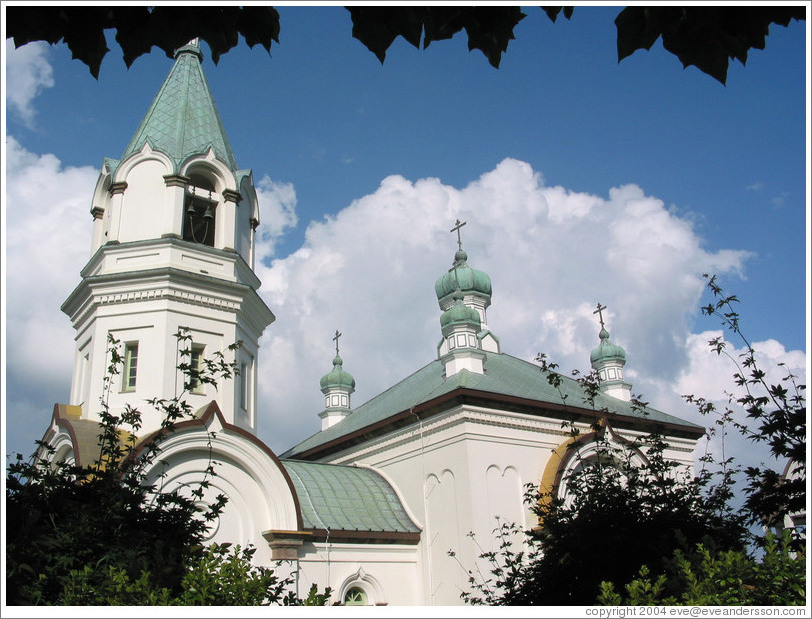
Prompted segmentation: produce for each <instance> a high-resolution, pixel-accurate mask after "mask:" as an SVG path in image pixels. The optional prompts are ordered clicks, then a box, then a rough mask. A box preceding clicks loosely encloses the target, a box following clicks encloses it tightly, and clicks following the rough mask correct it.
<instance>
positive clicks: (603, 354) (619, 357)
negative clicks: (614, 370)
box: [589, 328, 626, 366]
mask: <svg viewBox="0 0 812 619" xmlns="http://www.w3.org/2000/svg"><path fill="white" fill-rule="evenodd" d="M600 338H601V343H600V344H598V347H597V348H595V349H594V350H593V351H592V354H591V355H590V356H589V360H590V362H591V363H592V365H593V366H594V365H595V364H596V363H600V362H601V361H622V362H623V363H625V362H626V351H625V350H623V348H622V347H620V346H618V345H617V344H612V342H611V340H610V339H609V332H608V331H607V330H606V329H605V328H601V332H600Z"/></svg>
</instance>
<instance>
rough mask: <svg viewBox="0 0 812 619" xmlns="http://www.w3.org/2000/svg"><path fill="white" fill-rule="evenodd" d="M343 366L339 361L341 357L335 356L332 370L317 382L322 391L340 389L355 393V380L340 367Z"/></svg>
mask: <svg viewBox="0 0 812 619" xmlns="http://www.w3.org/2000/svg"><path fill="white" fill-rule="evenodd" d="M343 364H344V362H343V361H342V360H341V357H339V356H338V355H336V356H335V359H333V369H332V370H331V371H330V373H329V374H325V375H324V376H322V377H321V381H320V382H319V384H320V386H321V389H322V391H324V390H326V389H329V388H330V387H341V388H343V389H346V390H348V391H349V392H350V393H352V392H353V391H355V379H354V378H353V377H352V374H350V373H349V372H347V371H346V370H345V369H344V368H343V367H342V366H343Z"/></svg>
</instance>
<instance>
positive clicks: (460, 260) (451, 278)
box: [434, 249, 493, 301]
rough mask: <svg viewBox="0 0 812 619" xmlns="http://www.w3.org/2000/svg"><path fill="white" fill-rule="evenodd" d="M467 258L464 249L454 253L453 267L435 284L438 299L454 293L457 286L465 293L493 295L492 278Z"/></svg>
mask: <svg viewBox="0 0 812 619" xmlns="http://www.w3.org/2000/svg"><path fill="white" fill-rule="evenodd" d="M467 260H468V254H467V253H465V251H463V250H462V249H459V250H458V251H457V253H456V254H454V263H453V264H452V265H451V268H450V269H449V270H448V272H447V273H446V274H445V275H443V276H441V277H440V278H439V279H438V280H437V282H436V283H435V284H434V292H435V293H436V294H437V300H438V301H441V300H442V299H444V298H445V297H447V296H448V295H451V294H454V291H455V290H456V289H457V287H459V288H460V290H462V292H463V293H468V292H474V293H477V294H479V295H482V296H486V297H490V296H491V294H492V293H493V288H492V286H491V278H490V277H488V274H487V273H485V272H484V271H480V270H479V269H473V268H471V267H470V266H468V262H467Z"/></svg>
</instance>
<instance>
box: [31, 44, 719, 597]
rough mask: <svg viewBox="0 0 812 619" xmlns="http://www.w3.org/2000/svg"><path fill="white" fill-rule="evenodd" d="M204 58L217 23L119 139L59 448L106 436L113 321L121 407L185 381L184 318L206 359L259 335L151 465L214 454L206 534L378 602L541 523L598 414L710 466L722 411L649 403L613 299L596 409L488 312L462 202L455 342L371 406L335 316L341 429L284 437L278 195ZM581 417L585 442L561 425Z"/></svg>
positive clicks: (427, 592) (95, 222) (448, 336)
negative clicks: (261, 183) (350, 365)
mask: <svg viewBox="0 0 812 619" xmlns="http://www.w3.org/2000/svg"><path fill="white" fill-rule="evenodd" d="M201 62H202V54H201V50H200V47H199V45H198V44H197V42H195V41H193V42H191V43H190V44H188V45H186V46H184V47H182V48H181V49H179V50H178V51H177V52H176V55H175V60H174V64H173V66H172V69H171V71H170V72H169V74H168V76H167V77H166V79H165V81H164V83H163V85H162V86H161V88H160V90H159V91H158V93H157V95H156V96H155V98H154V99H153V101H152V104H151V105H150V107H149V109H148V110H147V112H146V115H145V116H144V118H143V120H142V121H141V124H140V125H139V126H138V128H137V130H136V132H135V134H134V135H133V137H132V139H131V140H130V142H129V144H128V145H127V146H126V148H125V150H124V152H123V154H122V155H121V157H119V158H118V159H110V158H105V159H104V160H103V163H102V166H101V171H100V174H99V178H98V182H97V184H96V187H95V190H94V193H93V195H92V197H91V207H90V214H91V217H92V224H91V223H89V224H88V225H92V227H93V234H92V247H91V252H90V258H89V260H88V262H87V264H86V266H85V267H84V269H83V270H82V271H81V282H80V284H79V285H78V286H77V287H76V289H75V290H74V291H73V292H72V293H71V294H70V295H69V297H68V299H67V300H66V301H65V302H64V304H63V305H62V311H63V312H64V313H65V314H67V315H68V316H69V317H70V320H71V322H72V324H73V327H74V329H75V344H76V348H75V361H74V371H73V379H72V385H71V393H70V403H69V404H57V405H55V406H54V413H53V418H52V421H51V424H50V427H49V428H48V430H47V431H46V433H45V436H44V438H43V440H44V441H46V442H48V443H50V444H51V445H52V446H53V447H54V448H55V449H56V457H57V458H62V459H66V460H69V461H73V462H75V463H77V464H79V465H88V464H92V462H93V458H94V455H95V454H97V452H98V449H97V442H96V441H97V435H98V424H99V414H98V402H99V399H100V398H101V397H102V395H103V394H104V391H103V389H104V377H105V375H106V374H107V367H108V363H109V358H108V352H107V346H108V337H109V336H112V337H114V338H115V339H116V340H118V341H119V342H120V346H121V355H122V361H123V364H122V365H123V367H122V369H121V372H120V373H119V374H118V375H116V376H115V377H114V384H113V385H112V388H111V389H110V390H109V391H108V392H107V394H108V395H107V397H108V398H109V406H110V409H111V410H112V411H114V412H115V411H120V410H122V409H123V408H124V406H125V405H126V404H127V403H133V402H143V401H144V400H146V399H147V398H151V397H155V396H161V397H163V396H166V397H172V396H174V395H176V394H178V393H181V392H183V391H184V377H183V375H182V374H181V373H180V372H179V371H178V369H177V365H178V342H177V339H176V337H175V334H176V333H177V332H178V331H179V330H180V329H185V330H188V333H189V334H190V336H191V338H192V344H191V364H192V366H194V365H195V364H199V363H200V362H201V361H200V360H201V359H204V358H207V357H208V356H210V355H211V354H212V353H215V352H217V351H225V350H226V349H227V348H228V346H229V345H230V344H232V343H234V342H237V341H240V342H241V343H242V344H241V346H240V347H239V348H238V349H237V350H236V351H234V352H233V353H232V354H233V355H235V356H234V359H233V361H234V367H236V368H237V369H238V370H239V372H238V373H237V374H236V376H235V377H234V379H233V380H228V381H224V382H222V383H220V384H219V385H218V387H217V389H214V388H213V387H212V386H211V385H208V384H205V383H202V382H201V383H196V384H192V385H191V388H189V389H188V392H187V393H186V395H185V397H186V399H187V401H188V402H189V403H190V404H191V405H192V408H193V409H194V410H195V411H196V413H195V414H194V415H193V417H192V418H191V419H187V420H184V421H182V422H180V423H179V424H178V426H177V429H176V431H174V432H173V433H172V434H171V435H170V436H169V437H168V438H167V439H166V440H165V441H164V442H163V443H162V451H161V457H160V462H159V463H156V464H154V467H153V470H152V471H150V473H149V474H150V476H151V479H153V480H156V479H158V478H159V477H160V476H164V479H163V482H162V484H163V486H164V487H165V488H167V489H174V488H183V487H187V486H189V485H194V484H195V482H196V481H199V479H200V476H201V474H202V473H201V472H202V471H204V470H205V469H206V467H207V466H208V463H209V459H210V458H213V459H214V460H215V461H217V462H218V463H219V466H218V467H217V476H216V477H214V478H213V479H212V481H211V487H210V488H209V489H208V490H207V492H208V493H210V494H208V495H206V496H204V498H203V499H202V500H206V497H209V498H212V497H214V496H216V495H219V494H223V495H225V496H226V497H227V499H228V502H227V504H226V507H225V509H224V511H223V512H222V514H221V515H220V517H219V519H218V520H217V521H216V522H215V523H214V524H213V525H212V527H211V529H210V531H209V534H208V541H210V542H231V543H234V544H240V545H242V546H246V545H248V544H251V545H253V546H255V547H256V548H257V551H256V554H255V555H254V560H255V561H256V562H257V563H258V564H261V565H267V566H274V565H278V569H279V571H280V572H282V573H284V574H290V575H292V576H293V577H294V579H295V583H296V587H297V590H298V591H297V592H298V594H299V595H306V593H307V591H308V589H309V588H310V585H311V584H313V583H316V584H317V585H318V587H319V588H320V589H323V588H325V587H327V586H329V587H331V589H332V591H333V594H332V597H331V602H339V603H343V604H366V605H451V604H460V603H461V600H460V592H461V591H462V590H464V589H466V588H468V571H467V570H475V569H476V567H477V563H478V557H479V555H480V554H481V552H482V551H483V550H491V549H492V548H490V547H489V546H488V544H490V543H492V540H493V535H492V531H493V529H494V528H495V527H496V526H497V523H498V522H500V521H501V522H515V523H518V524H520V525H521V526H522V527H533V526H535V525H536V524H537V522H534V516H533V515H532V513H531V512H530V511H529V510H528V509H527V507H526V506H525V504H524V502H523V498H524V492H525V486H526V485H528V484H532V485H534V486H536V487H539V488H542V489H544V490H550V491H553V492H556V493H558V495H559V496H566V487H565V485H564V484H563V483H562V479H566V476H567V472H568V471H570V470H572V468H573V467H575V466H577V465H578V464H579V463H583V462H588V461H589V459H590V457H594V456H595V444H594V441H591V440H590V436H592V435H591V434H590V433H591V426H592V424H594V423H595V422H597V421H602V423H603V424H604V428H605V431H606V432H608V434H609V437H610V440H612V441H616V442H619V443H622V442H624V441H627V440H629V439H631V438H634V437H635V436H640V435H643V434H645V433H647V431H648V430H649V429H650V428H651V424H653V423H656V424H657V425H658V427H659V428H660V429H661V431H662V432H664V434H665V436H666V438H667V442H668V445H669V448H668V450H667V452H666V454H665V455H666V456H667V457H669V458H671V459H672V460H675V461H678V462H680V463H682V464H684V465H685V466H686V467H691V466H692V465H693V457H692V453H693V450H694V447H695V446H696V443H697V441H698V440H699V439H700V438H701V437H702V436H703V435H704V432H705V430H704V428H702V427H701V426H698V425H695V424H693V423H689V422H686V421H683V420H681V419H678V418H676V417H673V416H671V415H668V414H665V413H663V412H660V411H657V410H655V409H653V408H647V409H645V410H643V411H641V410H639V409H638V408H637V407H636V406H633V404H632V402H631V385H629V384H628V383H627V382H625V380H624V375H623V369H624V365H625V363H626V353H625V351H624V350H623V348H621V347H620V346H618V345H616V344H613V343H612V342H611V339H610V334H609V332H608V330H607V328H606V325H605V324H604V320H603V316H602V314H601V311H602V310H603V309H605V308H603V307H602V306H601V305H600V304H598V309H597V310H596V313H597V314H598V317H597V319H598V320H599V322H600V328H599V330H598V329H596V331H598V336H597V338H596V348H595V349H594V350H592V351H585V353H584V357H585V358H586V356H587V355H588V354H590V353H591V355H590V362H591V366H592V368H593V369H594V370H595V371H596V372H597V373H598V376H599V378H600V393H599V394H598V396H597V399H596V402H595V407H594V408H593V407H586V405H584V404H582V402H583V399H582V396H583V394H582V391H581V389H582V388H581V386H580V385H579V383H577V382H576V381H575V380H573V379H571V378H568V377H566V376H562V377H561V379H562V382H561V384H560V386H559V387H558V388H557V389H556V388H554V387H553V386H551V384H550V383H549V381H548V380H547V378H546V376H545V374H544V373H543V372H542V371H541V368H540V367H539V366H538V365H537V364H534V363H531V362H528V361H525V360H522V359H519V358H516V357H513V356H511V355H510V354H508V352H506V351H503V350H502V347H501V345H500V341H499V338H498V336H497V333H498V329H497V330H496V331H491V327H490V326H489V325H488V317H487V310H488V308H489V306H490V304H491V300H492V285H491V280H490V278H489V276H488V275H487V274H486V273H484V272H482V271H480V270H477V269H476V268H474V267H472V266H471V265H470V264H469V256H468V254H467V253H466V251H465V250H464V249H463V242H462V227H463V226H464V225H465V222H460V221H457V222H455V223H454V222H449V226H450V232H452V233H456V239H455V237H454V236H451V235H449V257H450V258H451V257H452V255H453V259H452V260H451V261H450V267H448V266H447V265H446V266H445V267H442V268H441V269H439V272H438V279H437V280H436V283H435V293H436V296H437V303H438V315H437V317H438V330H437V342H426V346H428V347H430V346H436V358H435V359H434V360H433V361H432V362H431V363H429V364H428V365H426V366H424V367H421V368H416V369H415V370H414V372H413V373H412V374H411V375H409V376H408V377H405V378H404V379H403V380H401V381H400V382H398V383H396V384H394V385H392V386H391V387H390V388H388V389H387V390H385V391H384V392H383V393H381V394H379V395H377V396H375V397H373V398H372V399H370V400H369V401H367V402H365V403H361V404H357V405H356V403H354V402H353V401H352V394H353V392H354V389H355V379H354V378H353V376H352V375H351V374H350V372H349V371H348V370H347V369H345V367H344V360H343V359H342V357H341V355H340V352H341V350H340V344H341V339H340V338H341V334H340V333H339V332H338V331H336V333H335V338H334V339H335V357H334V359H333V361H332V370H330V371H329V372H328V373H327V374H325V375H324V377H323V378H322V379H321V382H320V385H314V389H315V388H319V387H320V388H321V391H322V392H323V393H324V409H323V410H321V411H313V412H312V414H313V415H318V416H319V417H320V418H321V430H320V431H319V432H317V433H316V434H314V435H313V436H310V437H308V438H306V439H304V440H302V441H301V442H300V443H299V444H297V445H293V446H291V447H290V448H289V449H288V450H287V451H286V452H284V453H279V454H277V453H274V452H273V451H272V450H271V449H270V448H269V447H268V446H267V445H266V444H265V443H263V442H262V441H261V440H260V439H259V438H258V437H257V422H258V416H259V415H258V412H259V411H262V412H263V418H264V419H267V420H269V421H268V423H272V420H273V411H264V410H263V408H262V402H258V401H257V393H258V389H257V385H258V382H259V381H265V380H268V379H269V378H268V377H267V376H264V375H263V373H262V368H261V365H260V363H259V352H260V351H259V340H260V337H261V336H262V334H263V332H264V331H265V330H266V329H268V328H272V323H273V322H274V320H275V316H274V314H273V312H272V309H271V308H269V307H268V306H267V305H266V304H265V302H264V301H263V300H262V298H261V297H260V296H259V294H258V292H257V291H258V289H259V288H260V285H261V282H260V281H259V279H258V278H257V276H256V274H255V273H254V266H255V250H254V244H255V234H256V231H257V228H258V226H259V225H260V205H259V204H258V200H257V193H256V190H255V188H254V179H253V176H252V172H251V170H250V169H240V168H239V167H238V166H237V163H236V159H235V156H234V153H233V152H232V149H231V146H230V144H229V140H228V137H227V135H226V132H225V129H224V125H223V122H222V120H221V118H220V116H219V114H218V112H217V108H216V106H215V103H214V99H213V97H212V93H211V91H210V89H209V86H208V83H207V81H206V77H205V75H204V73H203V68H202V64H201ZM454 240H456V248H455V247H454ZM475 258H476V257H475V256H474V257H473V260H470V261H471V262H473V263H474V264H475V262H476V260H475ZM429 285H430V282H429ZM381 344H382V345H383V344H384V343H383V342H382V343H381ZM262 354H263V355H267V356H271V355H273V354H274V351H273V350H263V351H262ZM228 360H229V361H231V359H228ZM326 365H327V367H329V364H326ZM325 369H327V368H325ZM279 388H284V386H282V385H280V386H279ZM562 395H563V396H568V397H566V398H564V397H562ZM604 408H605V409H607V410H610V411H613V414H612V416H611V421H609V420H608V419H606V418H605V417H606V416H605V415H604V414H602V413H600V412H599V411H600V410H602V409H604ZM141 410H142V413H143V416H144V417H143V427H142V428H141V430H140V432H139V435H138V439H139V440H141V441H148V440H150V435H151V434H152V433H154V432H155V431H156V430H157V429H158V428H159V427H160V421H161V420H160V417H159V412H158V411H156V410H150V409H149V408H148V407H142V408H141ZM573 419H574V420H575V423H576V425H577V426H578V427H579V428H580V429H581V430H582V436H581V437H579V439H578V440H577V441H574V439H573V438H572V437H571V436H570V433H569V430H568V429H567V428H565V427H562V422H563V421H568V420H573ZM213 435H214V438H212V436H213ZM573 441H574V444H572V443H573ZM469 532H473V534H474V535H475V537H476V541H474V540H473V539H472V538H471V537H470V536H469ZM449 551H453V552H454V555H455V556H450V555H449ZM277 562H279V563H277ZM482 567H483V568H484V566H482Z"/></svg>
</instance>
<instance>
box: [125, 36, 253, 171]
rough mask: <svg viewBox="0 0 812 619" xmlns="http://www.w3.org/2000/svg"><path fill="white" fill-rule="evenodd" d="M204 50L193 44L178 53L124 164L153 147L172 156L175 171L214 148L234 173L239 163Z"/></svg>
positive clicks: (127, 150) (131, 143) (128, 150)
mask: <svg viewBox="0 0 812 619" xmlns="http://www.w3.org/2000/svg"><path fill="white" fill-rule="evenodd" d="M201 60H202V53H201V52H200V47H199V46H198V45H197V44H195V43H191V44H189V45H186V46H184V47H182V48H181V49H179V50H178V52H177V53H176V55H175V64H174V66H173V67H172V70H171V71H170V72H169V75H168V76H167V78H166V80H165V81H164V83H163V86H161V89H160V90H159V91H158V94H157V95H156V96H155V99H154V100H153V101H152V105H150V107H149V110H148V111H147V113H146V116H144V119H143V120H142V121H141V124H140V126H139V127H138V130H137V131H136V132H135V135H134V136H133V138H132V140H130V143H129V144H128V145H127V148H126V150H125V151H124V154H123V155H122V156H121V161H123V160H125V159H126V158H127V157H129V156H130V155H132V154H133V153H136V152H138V151H140V150H141V149H142V148H143V147H144V144H145V143H147V142H149V145H150V148H152V149H153V150H158V151H161V152H163V153H164V154H166V155H168V156H169V157H170V159H172V161H173V162H174V164H175V168H176V169H175V171H177V169H178V168H179V167H180V165H181V164H182V163H183V162H184V161H185V160H186V159H188V158H189V157H190V156H192V155H197V154H204V153H206V152H208V150H209V148H212V149H214V154H215V155H216V157H217V158H218V159H219V160H220V161H222V162H223V163H225V164H226V165H227V166H228V167H229V168H230V169H231V170H232V171H235V172H236V171H237V162H236V160H235V158H234V153H233V152H232V150H231V145H230V144H229V142H228V137H227V136H226V132H225V129H224V128H223V122H222V120H221V119H220V114H219V113H218V112H217V107H216V106H215V104H214V98H213V97H212V94H211V90H210V89H209V84H208V82H207V81H206V76H205V75H204V74H203V67H202V65H201Z"/></svg>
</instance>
